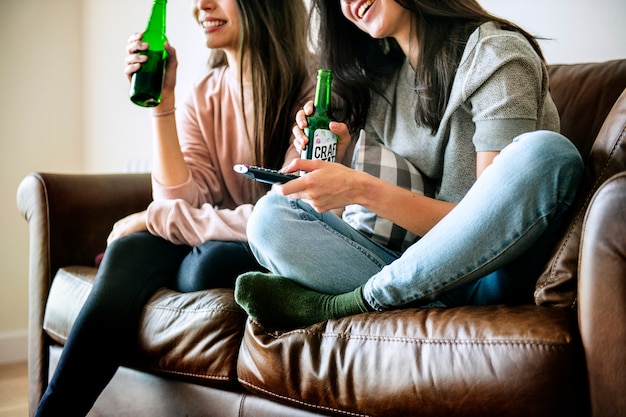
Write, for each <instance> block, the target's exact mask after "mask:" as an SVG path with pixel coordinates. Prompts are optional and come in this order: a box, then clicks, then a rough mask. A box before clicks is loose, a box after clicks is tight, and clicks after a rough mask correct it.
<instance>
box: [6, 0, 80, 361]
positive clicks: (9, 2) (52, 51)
mask: <svg viewBox="0 0 626 417" xmlns="http://www.w3.org/2000/svg"><path fill="white" fill-rule="evenodd" d="M80 4H81V2H80V0H56V1H54V2H46V1H37V0H0V44H1V45H2V55H1V58H0V91H1V92H2V100H0V363H1V362H8V361H13V360H16V359H23V358H24V357H25V355H26V327H27V320H28V318H27V317H28V316H27V311H28V310H27V308H28V307H27V305H28V280H27V277H28V271H27V262H28V259H27V254H28V228H27V224H26V222H25V221H24V219H23V218H22V217H21V216H20V214H19V213H18V211H17V207H16V203H15V201H16V200H15V192H16V189H17V186H18V184H19V182H20V181H21V179H22V178H23V177H24V175H25V174H26V173H28V172H29V171H34V170H43V171H65V172H80V171H83V169H84V157H83V148H84V143H83V141H82V137H81V131H82V128H83V122H82V117H81V108H82V103H81V91H82V89H83V85H82V81H81V78H82V77H81V71H80V65H81V54H80V48H81V43H82V36H81V30H82V28H81V16H80Z"/></svg>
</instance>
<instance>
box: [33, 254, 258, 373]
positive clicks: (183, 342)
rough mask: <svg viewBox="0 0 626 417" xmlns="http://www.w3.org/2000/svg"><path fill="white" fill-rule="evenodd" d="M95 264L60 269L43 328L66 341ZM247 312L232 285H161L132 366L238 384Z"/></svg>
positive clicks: (146, 317)
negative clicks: (182, 288) (184, 288)
mask: <svg viewBox="0 0 626 417" xmlns="http://www.w3.org/2000/svg"><path fill="white" fill-rule="evenodd" d="M96 271H97V270H96V268H92V267H81V266H73V267H67V268H61V269H60V270H59V271H58V272H57V274H56V276H55V278H54V281H53V282H52V287H51V289H50V294H49V297H48V303H47V306H46V312H45V317H44V330H45V331H46V333H47V334H48V335H49V336H50V337H51V338H53V339H54V340H55V341H57V342H58V343H60V344H65V341H66V340H67V336H68V334H69V331H70V329H71V326H72V324H73V322H74V320H75V319H76V316H77V315H78V312H79V311H80V308H81V307H82V305H83V304H84V302H85V300H86V299H87V296H88V295H89V292H90V291H91V287H92V283H93V280H94V279H95V275H96ZM245 320H246V314H245V312H244V311H243V310H242V309H241V308H240V307H239V306H238V305H237V304H236V303H235V300H234V297H233V291H232V289H219V288H218V289H211V290H206V291H199V292H195V293H186V294H181V293H178V292H175V291H171V290H167V289H162V290H159V291H158V292H157V293H156V294H155V295H154V296H153V297H152V298H151V299H150V301H149V302H148V303H147V305H146V307H145V309H144V313H143V317H142V319H141V322H140V331H139V336H138V342H137V343H138V345H137V348H138V350H137V354H136V355H135V357H134V359H132V363H131V364H130V365H132V367H134V368H137V369H142V370H147V371H150V372H153V373H159V374H166V375H169V376H172V377H175V378H180V379H184V380H186V381H189V382H194V383H198V384H202V385H209V386H234V385H238V383H237V375H236V372H237V365H236V361H237V352H238V351H239V346H240V344H241V339H242V337H243V331H244V325H245Z"/></svg>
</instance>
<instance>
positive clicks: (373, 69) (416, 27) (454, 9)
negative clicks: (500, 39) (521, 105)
mask: <svg viewBox="0 0 626 417" xmlns="http://www.w3.org/2000/svg"><path fill="white" fill-rule="evenodd" d="M395 1H396V2H397V3H398V4H400V5H401V6H402V7H404V8H406V9H407V10H410V11H411V12H412V15H413V20H412V28H411V31H412V32H411V33H412V44H411V50H412V51H413V50H414V51H415V52H416V54H417V55H416V56H418V57H419V59H418V60H417V62H416V68H415V80H414V81H415V89H416V91H418V92H419V94H417V100H418V105H417V109H416V114H415V118H416V121H417V122H418V123H420V124H421V125H423V126H426V127H428V128H430V129H431V131H432V132H433V134H434V133H436V132H437V130H438V129H439V125H440V123H441V119H442V117H443V113H444V111H445V109H446V106H447V105H448V100H449V97H450V91H451V89H452V82H453V81H454V76H455V73H456V70H457V68H458V65H459V62H460V60H461V56H462V54H463V50H464V48H465V45H466V42H467V39H468V38H469V36H470V34H471V33H472V32H473V31H474V30H476V28H478V27H479V26H480V25H482V24H483V23H485V22H488V21H493V22H497V23H498V24H499V25H500V27H502V28H503V29H505V30H511V31H516V32H519V33H521V34H522V35H524V36H525V37H526V38H527V39H528V41H529V42H530V44H531V45H532V47H533V48H534V49H535V51H536V52H537V54H538V55H539V57H541V59H543V55H542V53H541V49H540V48H539V44H538V43H537V40H536V39H535V38H534V37H533V36H532V35H530V34H529V33H528V32H526V31H525V30H523V29H522V28H520V27H519V26H517V25H515V24H514V23H512V22H510V21H508V20H505V19H502V18H499V17H496V16H494V15H492V14H490V13H488V12H487V11H486V10H484V9H483V8H482V7H481V6H480V4H478V2H476V1H475V0H395ZM312 6H313V7H312V14H311V21H312V22H313V21H314V20H316V21H319V34H318V53H319V58H320V61H321V65H322V66H327V67H329V68H331V69H332V70H333V73H334V84H333V87H334V88H335V92H336V93H337V94H339V95H340V96H341V98H342V99H343V101H344V114H343V117H344V121H346V122H347V123H348V124H349V125H350V128H351V130H352V131H356V130H358V129H360V128H362V127H363V126H364V124H365V118H366V117H367V111H368V110H369V105H370V101H371V95H372V92H373V93H377V94H382V92H383V90H384V86H385V85H386V82H387V80H388V79H389V77H390V76H391V75H392V74H394V73H395V72H396V71H397V70H398V68H399V67H400V66H401V65H402V64H403V63H404V61H405V59H406V57H405V55H404V53H403V52H402V50H401V49H400V46H399V45H398V44H397V42H396V41H395V39H392V38H387V39H374V38H372V37H371V36H370V35H369V34H367V33H365V32H363V31H361V30H360V29H359V28H357V27H356V26H355V25H354V24H352V23H351V22H349V21H348V20H347V19H346V18H345V17H344V16H343V14H342V12H341V3H340V1H339V0H312ZM316 14H317V16H316ZM418 40H419V41H418Z"/></svg>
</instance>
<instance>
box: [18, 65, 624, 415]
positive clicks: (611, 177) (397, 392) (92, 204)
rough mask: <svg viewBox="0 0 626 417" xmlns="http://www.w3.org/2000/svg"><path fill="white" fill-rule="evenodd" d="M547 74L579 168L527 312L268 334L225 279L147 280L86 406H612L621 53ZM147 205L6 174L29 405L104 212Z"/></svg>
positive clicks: (145, 194)
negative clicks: (178, 286) (192, 287)
mask: <svg viewBox="0 0 626 417" xmlns="http://www.w3.org/2000/svg"><path fill="white" fill-rule="evenodd" d="M550 73H551V90H552V94H553V97H554V100H555V102H556V104H557V107H558V108H559V111H560V113H561V119H562V131H563V133H564V134H565V135H566V136H568V137H569V138H571V140H572V141H573V142H574V143H575V144H576V145H577V146H578V148H579V149H580V151H581V152H582V154H583V155H584V156H585V157H586V163H587V168H586V177H585V179H584V183H583V184H582V185H581V188H580V191H579V194H578V196H577V200H576V201H577V202H576V204H575V207H574V208H573V210H572V212H571V221H570V222H569V224H568V225H567V228H566V229H565V230H564V231H563V239H562V241H561V242H560V243H559V244H558V246H557V247H555V249H554V255H553V257H552V259H551V261H550V263H549V264H548V265H546V269H545V272H544V273H543V274H542V276H541V277H538V280H537V286H536V293H535V301H536V303H535V304H532V305H523V306H505V305H497V306H488V307H460V308H449V309H440V308H433V309H404V310H398V311H391V312H385V313H367V314H362V315H357V316H353V317H348V318H344V319H341V320H331V321H328V322H323V323H319V324H316V325H313V326H310V327H308V328H303V329H296V330H291V331H285V332H283V331H280V330H276V329H267V328H264V327H263V326H262V325H261V324H259V323H256V322H254V321H251V320H248V319H247V317H246V315H245V314H244V312H243V311H242V310H241V309H240V308H239V307H238V306H237V304H236V303H235V302H234V300H233V294H232V290H230V289H213V290H207V291H202V292H196V293H189V294H179V293H176V292H173V291H170V290H167V289H163V290H161V291H160V292H158V293H157V294H156V295H155V296H154V297H153V298H152V300H151V301H150V303H149V305H148V306H147V307H146V308H145V315H144V317H143V319H142V322H141V328H140V329H139V333H138V339H137V352H136V355H135V357H134V358H133V360H131V361H129V362H128V363H127V364H125V366H123V367H121V368H120V370H119V372H118V373H117V374H116V376H115V377H114V379H113V381H112V382H111V384H110V385H109V386H108V387H107V389H106V390H105V392H104V393H103V394H102V396H101V397H100V398H99V400H98V402H97V403H96V405H95V407H94V409H93V410H92V414H91V415H94V416H104V415H106V416H117V417H120V416H133V417H136V416H150V417H156V416H254V417H263V416H272V417H275V416H290V417H293V416H310V415H345V416H383V417H391V416H403V417H404V416H449V417H451V416H481V417H484V416H559V415H563V416H565V415H567V416H585V415H593V416H601V417H610V416H619V415H621V416H624V415H626V348H625V346H624V345H625V342H626V173H625V172H624V171H625V170H626V155H625V152H626V141H625V139H626V92H625V91H624V89H625V87H626V60H618V61H611V62H604V63H594V64H576V65H553V66H551V67H550ZM609 112H610V113H609ZM607 115H608V116H607ZM150 200H151V192H150V180H149V176H148V175H145V174H116V175H64V174H45V173H33V174H29V175H28V176H26V178H24V180H23V182H22V183H21V185H20V187H19V190H18V193H17V201H18V206H19V209H20V210H21V212H22V213H23V215H24V217H25V218H26V219H27V221H28V222H29V230H30V272H29V284H30V290H29V291H30V307H29V308H30V310H29V311H30V317H29V336H30V343H29V385H30V409H31V413H32V412H33V410H34V408H35V406H36V404H37V402H38V400H39V398H40V396H41V394H42V392H43V390H44V389H45V387H46V383H47V380H48V377H49V375H50V373H51V370H52V369H54V367H55V364H56V361H57V359H58V357H59V354H60V352H61V350H62V348H63V343H64V341H65V338H66V336H67V334H68V332H69V329H70V326H71V325H72V322H73V320H74V318H75V316H76V314H77V312H78V310H79V308H80V306H81V304H82V303H83V301H84V299H85V297H86V296H87V294H88V292H89V290H90V288H91V282H92V280H93V278H94V275H95V272H96V269H95V267H94V266H93V265H94V256H95V255H96V254H98V253H99V252H101V251H102V250H103V249H104V247H105V239H106V236H107V234H108V232H109V230H110V229H111V226H112V224H113V223H114V221H115V220H117V219H119V218H121V217H122V216H124V215H126V214H128V213H131V212H134V211H138V210H141V209H144V208H145V207H146V206H147V204H148V203H149V202H150ZM97 360H98V358H94V361H97ZM76 395H80V392H77V393H76Z"/></svg>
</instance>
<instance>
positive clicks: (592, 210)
mask: <svg viewBox="0 0 626 417" xmlns="http://www.w3.org/2000/svg"><path fill="white" fill-rule="evenodd" d="M578 299H579V310H578V311H579V325H580V332H581V337H582V342H583V346H584V350H585V357H586V362H587V370H588V379H589V392H590V402H591V411H592V416H598V417H599V416H602V417H610V416H619V415H623V412H624V410H626V396H625V395H624V393H625V392H626V350H625V349H624V340H626V172H621V173H619V174H616V175H615V176H613V177H611V178H609V179H608V180H607V181H606V182H605V183H604V184H603V185H602V186H601V187H600V188H599V189H598V191H597V192H596V193H595V195H594V197H593V199H592V201H591V203H590V205H589V209H588V210H587V213H586V217H585V221H584V224H583V232H582V241H581V248H580V263H579V282H578Z"/></svg>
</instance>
